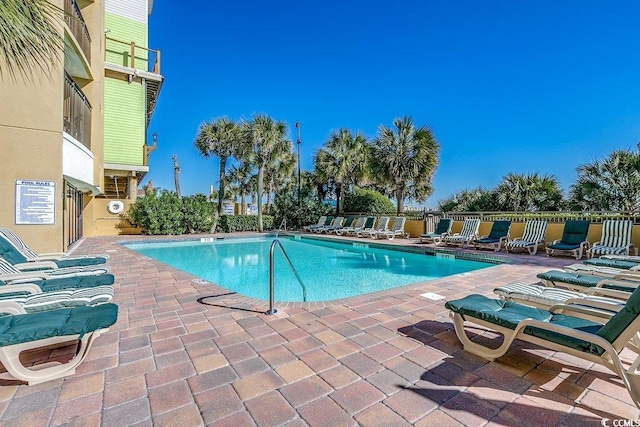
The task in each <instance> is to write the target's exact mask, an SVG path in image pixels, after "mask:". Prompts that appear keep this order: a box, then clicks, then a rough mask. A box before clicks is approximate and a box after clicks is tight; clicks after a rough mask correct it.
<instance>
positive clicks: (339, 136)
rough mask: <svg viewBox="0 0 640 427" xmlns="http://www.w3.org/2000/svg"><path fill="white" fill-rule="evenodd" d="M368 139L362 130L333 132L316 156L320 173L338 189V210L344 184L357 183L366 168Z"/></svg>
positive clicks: (317, 168)
mask: <svg viewBox="0 0 640 427" xmlns="http://www.w3.org/2000/svg"><path fill="white" fill-rule="evenodd" d="M366 159H367V139H366V138H365V137H364V135H362V134H361V133H360V132H356V133H355V134H353V133H352V132H351V131H350V130H348V129H339V130H337V131H334V132H332V133H331V134H330V135H329V138H328V139H327V140H326V141H325V143H324V147H322V148H320V149H319V150H318V151H317V152H316V154H315V156H314V164H315V167H316V170H317V171H318V174H319V175H321V176H323V177H324V178H325V180H326V181H329V180H331V181H333V184H334V185H335V191H336V212H341V209H340V208H341V204H340V201H341V196H342V189H343V186H347V187H351V186H352V185H357V184H358V182H359V181H360V180H361V179H362V177H363V176H364V174H365V170H366Z"/></svg>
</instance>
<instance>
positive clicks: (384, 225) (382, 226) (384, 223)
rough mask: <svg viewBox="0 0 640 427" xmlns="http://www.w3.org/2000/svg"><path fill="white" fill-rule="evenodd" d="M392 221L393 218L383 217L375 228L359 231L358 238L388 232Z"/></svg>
mask: <svg viewBox="0 0 640 427" xmlns="http://www.w3.org/2000/svg"><path fill="white" fill-rule="evenodd" d="M390 220H391V218H389V217H388V216H381V217H380V218H378V222H377V223H376V225H375V226H373V227H371V228H368V229H364V230H361V231H358V232H356V235H357V236H358V237H373V236H375V235H376V234H377V233H379V232H380V231H387V230H388V229H389V221H390Z"/></svg>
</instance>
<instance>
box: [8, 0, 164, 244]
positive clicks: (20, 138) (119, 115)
mask: <svg viewBox="0 0 640 427" xmlns="http://www.w3.org/2000/svg"><path fill="white" fill-rule="evenodd" d="M52 3H53V4H54V5H56V6H58V7H59V8H61V9H63V10H64V11H65V17H64V22H62V23H61V25H60V33H61V35H63V37H64V53H61V54H60V57H59V58H58V62H57V64H58V65H57V66H56V67H55V68H54V70H53V71H52V72H50V73H49V74H44V73H43V74H42V75H39V76H34V77H33V78H31V79H22V78H21V77H20V76H18V77H16V78H15V79H13V78H11V76H3V77H2V79H1V80H0V100H1V101H0V146H2V148H3V151H2V152H3V153H4V154H5V157H4V161H3V166H2V168H0V196H1V200H2V202H1V203H0V227H9V228H11V229H13V230H14V231H16V232H17V233H18V234H19V235H20V236H21V237H22V238H23V239H24V240H25V241H27V243H28V244H29V245H30V246H33V248H34V249H36V250H37V251H41V252H59V251H64V250H66V249H67V248H68V246H69V245H70V244H72V243H73V242H75V241H77V240H78V239H80V238H81V237H83V236H92V235H99V234H118V233H122V232H123V230H125V231H126V227H127V225H128V223H127V222H126V221H125V220H124V219H123V217H122V214H123V212H124V211H125V210H126V207H127V206H128V204H130V203H131V202H132V201H133V200H135V195H136V191H135V189H136V186H137V183H138V182H139V181H140V180H141V179H142V177H144V175H145V174H146V173H147V172H148V166H147V156H148V154H149V152H150V151H151V150H152V149H151V148H150V145H149V144H147V140H146V135H147V126H148V123H149V120H150V118H151V114H152V112H153V108H154V107H155V103H156V101H157V98H158V93H159V91H160V87H161V85H162V80H163V78H162V75H161V74H160V52H159V51H157V50H152V49H149V48H148V43H147V41H148V16H149V14H150V12H151V9H152V6H153V4H152V1H151V0H93V1H91V0H53V1H52Z"/></svg>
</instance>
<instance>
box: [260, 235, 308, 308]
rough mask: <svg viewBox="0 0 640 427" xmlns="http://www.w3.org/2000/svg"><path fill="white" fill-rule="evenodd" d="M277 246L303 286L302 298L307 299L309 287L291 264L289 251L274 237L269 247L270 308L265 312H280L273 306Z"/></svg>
mask: <svg viewBox="0 0 640 427" xmlns="http://www.w3.org/2000/svg"><path fill="white" fill-rule="evenodd" d="M276 246H278V247H279V248H280V252H282V255H283V256H284V259H285V261H287V264H289V268H290V269H291V272H292V273H293V275H294V276H296V279H298V283H300V286H302V300H303V301H305V302H306V301H307V288H306V287H305V286H304V283H302V279H301V278H300V275H299V274H298V271H297V270H296V269H295V267H294V266H293V264H291V260H290V259H289V256H288V255H287V253H286V252H285V250H284V248H283V247H282V243H280V240H278V239H274V240H273V242H271V247H270V248H269V310H268V311H266V312H265V314H276V313H277V312H278V310H276V309H275V308H274V307H273V295H274V287H273V279H274V262H273V255H274V252H275V249H276Z"/></svg>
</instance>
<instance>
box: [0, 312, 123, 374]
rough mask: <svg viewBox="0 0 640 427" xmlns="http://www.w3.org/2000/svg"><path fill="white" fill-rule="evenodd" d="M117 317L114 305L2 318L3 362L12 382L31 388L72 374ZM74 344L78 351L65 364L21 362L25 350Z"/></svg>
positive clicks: (0, 344) (0, 355)
mask: <svg viewBox="0 0 640 427" xmlns="http://www.w3.org/2000/svg"><path fill="white" fill-rule="evenodd" d="M3 310H6V309H3V308H2V302H1V301H0V312H1V311H3ZM117 318H118V306H117V305H115V304H112V303H107V304H100V305H96V306H89V307H75V308H64V309H58V310H50V311H41V312H37V313H31V314H12V315H9V316H3V317H0V362H2V364H3V365H4V367H5V368H6V369H7V371H8V374H9V375H10V376H11V378H12V379H17V380H20V381H25V382H27V383H28V384H29V385H31V384H38V383H42V382H45V381H50V380H53V379H57V378H62V377H66V376H68V375H73V374H74V373H75V370H76V367H77V366H78V365H80V363H82V361H84V359H85V358H86V357H87V355H88V352H89V349H90V348H91V345H92V344H93V342H94V341H95V340H96V338H98V337H99V336H100V334H101V333H104V332H105V331H107V330H108V328H109V327H110V326H112V325H113V324H114V323H115V322H116V320H117ZM73 341H77V345H78V348H77V351H76V353H75V356H74V357H73V358H72V359H71V360H69V361H68V362H66V363H62V364H56V365H53V366H49V365H48V364H43V365H36V366H29V367H27V366H25V365H24V364H22V362H21V361H20V353H22V352H23V351H26V350H34V349H39V348H47V347H50V346H53V345H60V344H63V343H67V342H68V343H72V342H73Z"/></svg>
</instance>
